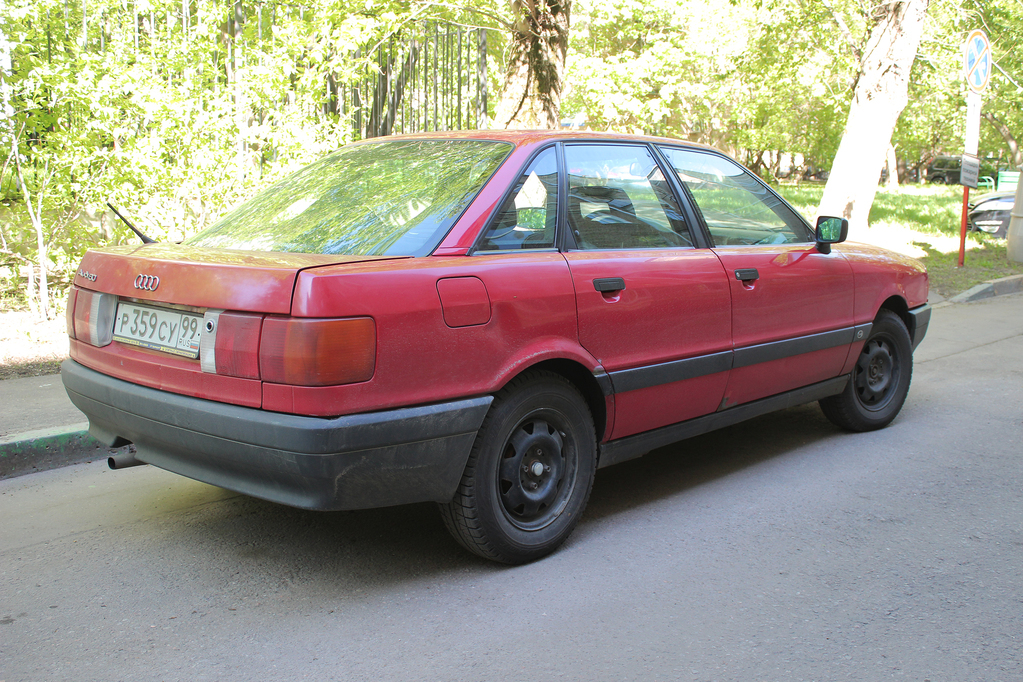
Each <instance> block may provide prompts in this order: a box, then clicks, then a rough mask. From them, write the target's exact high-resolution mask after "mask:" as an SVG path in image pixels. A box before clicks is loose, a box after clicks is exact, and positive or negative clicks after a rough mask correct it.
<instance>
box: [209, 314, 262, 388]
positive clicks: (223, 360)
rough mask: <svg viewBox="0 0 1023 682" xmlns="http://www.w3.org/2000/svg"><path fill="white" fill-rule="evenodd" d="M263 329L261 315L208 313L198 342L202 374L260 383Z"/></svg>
mask: <svg viewBox="0 0 1023 682" xmlns="http://www.w3.org/2000/svg"><path fill="white" fill-rule="evenodd" d="M262 326H263V316H262V315H254V314H252V313H227V312H223V311H221V310H208V311H206V315H205V317H204V318H203V330H202V340H201V341H200V342H199V363H200V365H201V366H202V371H204V372H211V373H214V372H215V373H217V374H223V375H227V376H232V377H242V378H244V379H258V378H259V335H260V330H261V328H262Z"/></svg>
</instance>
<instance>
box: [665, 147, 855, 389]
mask: <svg viewBox="0 0 1023 682" xmlns="http://www.w3.org/2000/svg"><path fill="white" fill-rule="evenodd" d="M661 151H662V152H663V153H664V156H665V158H666V159H667V160H668V163H669V164H670V165H671V166H672V168H673V170H674V172H675V174H676V175H677V177H678V179H679V180H680V181H681V182H682V184H683V185H684V186H685V188H686V191H687V192H688V194H689V196H690V197H691V198H692V200H693V202H694V203H695V204H696V206H697V208H698V211H699V214H700V215H701V216H702V219H703V222H704V224H705V227H706V229H707V231H708V233H709V235H710V238H711V241H712V250H713V252H714V254H715V255H716V256H717V258H718V259H720V262H721V264H722V266H723V267H724V271H725V272H726V274H727V276H728V282H729V287H730V289H731V311H732V341H733V344H734V346H733V347H734V350H735V354H734V359H733V363H732V370H731V373H730V375H729V381H728V386H727V388H726V391H725V396H724V400H723V402H722V407H728V406H731V405H735V404H739V403H744V402H749V401H751V400H756V399H758V398H763V397H766V396H770V395H774V394H776V393H781V392H784V391H788V390H792V389H794V388H798V387H801V386H806V385H808V384H812V383H815V382H818V381H823V380H825V379H829V378H832V377H835V376H837V375H838V374H839V373H840V372H841V370H842V366H843V365H844V364H845V360H846V356H847V354H848V351H849V346H850V344H851V343H852V341H853V335H854V331H853V329H852V325H853V275H852V267H851V266H850V265H849V263H848V262H847V261H846V259H845V258H844V257H843V256H842V255H841V253H839V252H838V251H837V250H835V251H832V252H831V253H828V254H825V253H821V252H820V251H819V250H818V249H817V247H816V244H815V242H814V235H813V230H812V229H811V228H810V226H809V225H807V223H806V222H805V221H804V220H803V219H802V218H800V217H799V216H798V215H797V214H796V213H795V212H794V211H793V210H792V209H791V208H790V207H789V206H788V204H786V203H785V202H784V201H783V200H782V199H781V198H780V197H778V195H777V194H775V193H774V192H773V191H772V190H771V189H769V188H768V187H767V186H766V185H764V183H762V182H761V181H760V180H759V179H758V178H756V177H754V176H753V175H752V174H750V173H749V172H747V171H746V170H745V169H743V168H742V167H741V166H739V164H737V163H735V162H733V161H731V160H730V159H727V158H725V157H724V156H721V155H718V154H714V153H712V152H709V151H703V150H693V149H684V148H673V147H663V148H661Z"/></svg>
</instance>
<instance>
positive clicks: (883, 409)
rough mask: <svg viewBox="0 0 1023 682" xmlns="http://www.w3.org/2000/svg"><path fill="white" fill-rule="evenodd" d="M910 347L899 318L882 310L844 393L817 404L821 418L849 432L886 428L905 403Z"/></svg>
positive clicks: (909, 374)
mask: <svg viewBox="0 0 1023 682" xmlns="http://www.w3.org/2000/svg"><path fill="white" fill-rule="evenodd" d="M912 377H913V347H912V344H911V341H910V338H909V332H908V331H907V330H906V325H905V324H904V323H903V321H902V319H901V318H900V317H899V316H898V315H896V314H895V313H893V312H892V311H890V310H882V311H881V312H879V313H878V315H877V318H876V319H875V320H874V325H873V327H872V328H871V330H870V336H869V337H867V340H866V342H865V343H864V344H863V349H862V350H861V351H860V356H859V357H858V358H857V359H856V365H855V366H854V367H853V370H852V375H851V376H850V377H849V383H848V384H847V385H846V387H845V390H844V391H842V392H841V393H839V394H838V395H834V396H831V397H829V398H824V399H823V400H821V401H820V406H821V410H823V411H824V416H826V417H827V418H828V419H830V420H831V421H832V422H833V423H834V424H836V425H837V426H841V427H842V428H845V429H849V430H850V431H873V430H874V429H880V428H882V427H885V426H888V424H890V423H891V422H892V420H893V419H895V417H896V415H898V414H899V411H900V410H901V409H902V404H903V403H904V402H906V395H907V394H908V393H909V382H910V380H911V379H912Z"/></svg>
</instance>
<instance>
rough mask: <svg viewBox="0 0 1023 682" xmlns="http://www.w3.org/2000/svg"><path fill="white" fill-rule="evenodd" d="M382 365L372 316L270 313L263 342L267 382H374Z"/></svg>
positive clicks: (262, 366)
mask: <svg viewBox="0 0 1023 682" xmlns="http://www.w3.org/2000/svg"><path fill="white" fill-rule="evenodd" d="M375 365H376V324H375V323H374V322H373V319H372V318H369V317H354V318H344V319H305V318H297V317H267V318H266V319H265V320H264V321H263V334H262V340H261V341H260V344H259V372H260V375H261V377H262V379H263V381H269V382H271V383H275V384H289V385H292V386H330V385H334V384H352V383H356V382H359V381H369V380H370V379H371V378H372V377H373V370H374V367H375Z"/></svg>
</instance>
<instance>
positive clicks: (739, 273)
mask: <svg viewBox="0 0 1023 682" xmlns="http://www.w3.org/2000/svg"><path fill="white" fill-rule="evenodd" d="M735 279H737V280H739V281H740V282H752V281H753V280H756V279H760V273H759V272H757V269H756V268H741V269H739V270H736V271H735Z"/></svg>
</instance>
